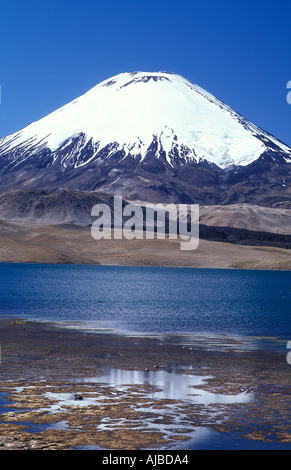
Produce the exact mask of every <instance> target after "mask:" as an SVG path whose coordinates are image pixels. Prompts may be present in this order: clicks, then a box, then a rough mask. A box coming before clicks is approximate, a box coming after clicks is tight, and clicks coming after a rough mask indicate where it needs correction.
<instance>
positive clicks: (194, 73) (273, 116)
mask: <svg viewBox="0 0 291 470" xmlns="http://www.w3.org/2000/svg"><path fill="white" fill-rule="evenodd" d="M136 70H143V71H164V70H166V71H172V72H176V73H179V74H181V75H183V76H184V77H186V78H188V79H190V80H191V81H193V82H195V83H197V84H198V85H200V86H201V87H203V88H205V89H206V90H207V91H209V92H211V93H213V94H214V95H215V96H217V97H218V98H220V99H222V100H223V101H224V102H225V103H227V104H228V105H230V106H232V107H233V108H234V109H235V110H236V111H238V112H240V113H241V114H243V115H244V116H246V117H247V118H248V119H250V120H251V121H253V122H254V123H255V124H257V125H259V126H260V127H263V128H264V129H265V130H267V131H268V132H271V133H272V134H274V135H275V136H276V137H278V138H279V139H281V140H283V141H284V142H286V143H287V144H289V145H291V132H290V124H291V105H288V103H287V101H286V94H287V89H286V85H287V82H288V81H289V80H291V2H290V0H285V1H283V0H276V1H272V2H271V1H264V0H252V1H250V0H243V1H240V0H239V1H238V0H216V1H214V0H192V1H190V0H189V1H186V0H174V1H172V0H147V1H137V0H135V1H133V0H123V1H122V0H119V1H116V0H94V1H93V0H58V1H56V0H0V85H1V105H0V137H2V136H5V135H8V134H10V133H12V132H16V131H17V130H20V129H22V128H23V127H25V126H26V125H28V124H30V123H31V122H32V121H35V120H38V119H40V118H41V117H44V116H45V115H47V114H48V113H50V112H52V111H54V110H55V109H57V108H59V107H60V106H63V105H64V104H66V103H68V102H69V101H71V100H73V99H75V98H77V97H78V96H80V95H81V94H83V93H85V92H86V91H88V90H89V89H90V88H92V87H93V86H95V85H96V84H97V83H99V82H100V81H102V80H105V79H107V78H109V77H111V76H113V75H116V74H118V73H121V72H130V71H136Z"/></svg>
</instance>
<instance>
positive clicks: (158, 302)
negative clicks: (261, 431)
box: [0, 264, 291, 449]
mask: <svg viewBox="0 0 291 470" xmlns="http://www.w3.org/2000/svg"><path fill="white" fill-rule="evenodd" d="M290 315H291V272H280V271H246V270H218V269H217V270H216V269H187V268H152V267H147V268H142V267H117V266H75V265H41V264H1V265H0V317H1V316H2V317H6V316H13V317H17V318H23V319H29V320H40V321H53V322H65V323H68V324H69V325H70V326H72V325H75V326H76V325H77V327H78V328H79V327H84V326H90V327H92V326H93V327H94V328H97V331H100V330H99V329H102V328H105V329H107V328H110V329H112V330H113V331H116V332H125V333H131V334H132V333H133V334H148V333H151V334H163V333H168V334H172V335H173V337H174V338H175V335H176V334H177V338H178V337H179V335H182V336H183V341H184V340H185V338H186V337H187V335H191V334H195V335H197V336H196V340H197V338H201V341H203V338H205V336H204V335H212V337H213V338H215V335H229V336H230V337H231V336H240V337H246V336H247V337H252V336H267V337H279V338H281V339H282V341H281V342H279V343H280V346H276V347H282V348H284V349H285V350H286V343H287V341H289V340H291V321H290ZM101 331H102V330H101ZM106 331H107V330H106ZM214 341H215V340H214ZM285 341H286V342H285ZM243 344H246V343H243ZM277 344H278V343H277ZM231 347H233V344H232V345H231ZM244 347H245V346H244ZM88 380H89V381H94V380H96V381H100V380H101V382H102V383H103V382H104V384H109V385H110V384H112V385H114V386H115V387H116V388H117V389H118V390H119V389H120V390H121V391H122V390H123V388H124V387H125V386H128V384H136V383H140V384H150V385H154V386H158V387H159V389H160V391H154V392H153V396H152V397H151V398H152V399H159V398H162V399H163V398H166V399H168V398H170V399H179V400H184V401H189V400H190V401H194V403H197V404H198V405H201V404H204V405H206V406H208V405H209V404H213V403H219V404H228V403H245V402H248V401H249V400H250V399H251V398H252V397H251V396H250V395H249V394H246V393H239V394H238V395H223V394H217V393H216V394H213V393H211V392H207V391H203V390H201V388H200V389H198V388H197V389H196V388H195V387H197V386H199V385H200V384H201V381H203V380H205V377H204V378H202V377H197V376H195V375H193V374H192V373H191V374H189V375H187V374H182V375H181V374H176V375H175V373H173V371H171V373H169V372H168V371H150V372H145V371H126V370H118V369H109V370H108V371H106V373H105V374H104V377H101V378H100V377H98V378H95V379H94V378H90V379H88ZM126 384H127V385H126ZM197 390H198V391H199V393H198V391H197ZM194 392H195V393H194ZM51 398H52V399H54V400H55V399H56V397H55V396H52V397H51ZM57 398H58V400H59V402H58V404H57V406H58V407H61V406H65V405H67V404H68V401H69V404H71V402H70V400H71V401H72V400H73V398H72V393H71V392H68V393H67V394H64V393H63V394H61V395H58V397H57ZM99 398H100V397H99ZM3 399H4V398H3V397H2V396H1V395H0V405H2V412H3V410H4V411H5V404H6V402H3V403H1V400H3ZM93 399H94V400H95V401H96V400H97V398H93ZM74 403H75V401H74ZM78 404H80V402H79V401H78ZM81 404H82V405H83V406H85V405H87V404H90V403H87V402H86V400H85V399H84V400H83V401H82V402H81ZM170 411H171V413H172V414H173V415H175V419H176V422H177V423H178V424H177V425H180V421H179V419H181V420H182V419H183V416H182V417H181V416H180V414H179V413H178V412H177V414H175V413H176V410H175V409H174V408H173V410H170ZM170 411H169V410H167V413H169V412H170ZM154 418H155V416H154ZM181 423H182V421H181ZM101 424H102V426H103V427H104V429H107V428H106V426H108V425H111V422H110V420H109V421H108V422H107V421H106V420H104V422H102V423H101ZM146 425H147V426H148V428H149V429H150V427H151V426H156V424H155V421H153V422H151V420H150V419H149V420H148V421H147V423H146ZM43 426H45V427H44V428H43ZM51 426H57V427H56V429H66V422H64V421H60V422H58V423H56V424H53V425H52V424H51V423H50V422H48V423H45V424H43V425H37V426H36V427H33V426H32V427H31V432H38V431H39V430H45V429H50V428H51ZM163 431H164V432H168V431H169V430H168V429H167V427H165V429H163ZM192 431H193V432H192ZM192 431H191V432H192V434H193V436H192V434H191V433H190V434H189V439H190V441H189V442H190V443H189V442H188V443H187V446H188V447H187V448H188V449H224V448H226V449H235V448H238V449H240V448H242V449H245V448H250V449H252V448H254V449H260V448H262V449H281V448H283V449H290V445H289V444H280V443H277V442H274V443H264V442H252V441H248V440H245V439H242V438H239V437H238V436H236V435H230V434H227V435H225V436H224V435H223V434H222V433H217V432H215V431H212V430H210V429H207V428H205V429H204V428H197V429H194V428H193V430H192ZM226 437H227V439H226Z"/></svg>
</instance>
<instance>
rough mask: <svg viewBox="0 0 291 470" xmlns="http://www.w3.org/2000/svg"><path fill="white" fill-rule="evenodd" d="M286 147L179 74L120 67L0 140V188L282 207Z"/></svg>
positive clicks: (290, 182) (290, 174)
mask: <svg viewBox="0 0 291 470" xmlns="http://www.w3.org/2000/svg"><path fill="white" fill-rule="evenodd" d="M290 163H291V149H290V148H289V147H288V146H286V145H285V144H283V143H282V142H280V141H279V140H278V139H276V138H275V137H273V136H271V135H270V134H268V133H267V132H265V131H263V130H262V129H260V128H259V127H257V126H255V125H254V124H252V123H251V122H250V121H248V120H247V119H245V118H244V117H243V116H241V115H240V114H238V113H236V112H235V111H234V110H232V109H231V108H230V107H228V106H227V105H225V104H224V103H223V102H222V101H220V100H218V99H217V98H215V97H214V96H213V95H211V94H210V93H208V92H206V91H205V90H203V89H202V88H200V87H199V86H197V85H195V84H193V83H192V82H190V81H189V80H186V79H185V78H183V77H181V76H179V75H176V74H172V73H165V72H155V73H148V72H133V73H123V74H120V75H117V76H116V77H113V78H111V79H109V80H105V81H104V82H102V83H100V84H99V85H97V86H96V87H94V88H92V89H91V90H90V91H88V92H87V93H86V94H84V95H83V96H81V97H80V98H77V99H76V100H74V101H72V102H71V103H69V104H67V105H65V106H63V107H62V108H60V109H59V110H57V111H55V112H53V113H51V114H50V115H48V116H46V117H44V118H43V119H41V120H39V121H37V122H34V123H32V124H30V125H29V126H27V127H26V128H25V129H23V130H21V131H19V132H18V133H15V134H13V135H11V136H8V137H5V138H2V139H0V188H1V189H9V188H17V187H18V188H47V189H53V190H56V189H58V188H60V187H63V188H71V189H80V190H102V191H106V192H108V193H110V194H119V195H122V196H124V197H129V198H133V199H142V200H148V201H154V202H155V201H164V202H168V201H174V202H198V203H204V204H229V203H233V202H250V203H259V204H262V205H274V204H277V205H278V204H282V207H289V206H288V204H289V201H290V187H291V164H290Z"/></svg>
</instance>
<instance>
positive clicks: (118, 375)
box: [75, 368, 252, 404]
mask: <svg viewBox="0 0 291 470" xmlns="http://www.w3.org/2000/svg"><path fill="white" fill-rule="evenodd" d="M209 378H210V376H207V377H202V376H198V375H192V374H185V373H178V372H176V370H174V369H173V370H171V371H165V370H157V371H153V370H149V371H148V370H146V371H138V370H123V369H111V368H108V369H106V370H105V371H104V374H103V375H102V376H101V377H93V378H89V379H81V380H78V379H77V380H76V381H75V382H77V383H80V382H83V383H84V382H86V383H89V382H98V383H105V384H109V385H112V386H114V387H115V389H117V390H123V389H124V387H128V386H133V385H144V386H151V387H154V388H155V389H154V390H153V389H151V388H150V389H149V390H148V391H146V396H147V397H148V398H151V399H156V400H182V401H191V402H195V403H203V404H209V403H224V404H227V403H247V402H249V401H250V400H251V399H252V396H251V394H249V393H245V392H242V393H239V394H236V395H225V394H220V393H211V392H209V391H206V390H203V389H201V388H197V387H198V386H203V384H205V383H206V382H207V380H208V379H209Z"/></svg>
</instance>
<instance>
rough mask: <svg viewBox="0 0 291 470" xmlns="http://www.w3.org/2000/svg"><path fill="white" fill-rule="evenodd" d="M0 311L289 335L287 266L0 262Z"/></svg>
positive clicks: (144, 326)
mask: <svg viewBox="0 0 291 470" xmlns="http://www.w3.org/2000/svg"><path fill="white" fill-rule="evenodd" d="M0 315H1V316H7V315H9V316H10V315H11V316H16V317H19V318H22V317H23V318H28V319H30V320H33V319H34V320H51V321H84V322H100V326H103V327H110V328H114V329H117V330H124V331H130V332H148V333H156V332H172V333H174V332H175V333H176V332H182V333H184V332H187V333H191V332H206V333H215V334H217V333H218V334H220V333H226V334H230V335H231V334H235V335H246V336H253V335H262V336H279V337H282V338H286V339H287V340H289V339H291V272H286V271H248V270H220V269H188V268H152V267H120V266H79V265H78V266H77V265H47V264H46V265H42V264H1V265H0Z"/></svg>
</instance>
